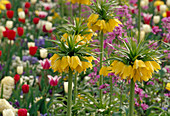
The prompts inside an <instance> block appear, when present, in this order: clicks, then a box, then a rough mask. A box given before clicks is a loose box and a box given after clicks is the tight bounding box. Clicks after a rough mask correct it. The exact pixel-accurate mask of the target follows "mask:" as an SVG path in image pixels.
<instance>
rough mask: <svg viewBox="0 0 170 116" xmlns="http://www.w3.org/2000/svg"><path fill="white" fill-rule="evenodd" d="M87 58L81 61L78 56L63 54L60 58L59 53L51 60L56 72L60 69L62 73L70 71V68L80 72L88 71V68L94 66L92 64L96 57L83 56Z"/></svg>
mask: <svg viewBox="0 0 170 116" xmlns="http://www.w3.org/2000/svg"><path fill="white" fill-rule="evenodd" d="M83 58H84V59H86V60H87V61H88V62H86V61H81V60H80V59H79V57H78V56H71V57H70V56H63V57H62V58H60V56H59V55H58V54H54V55H53V56H52V57H51V58H50V60H51V67H50V68H52V69H53V70H54V72H56V71H58V72H60V73H62V72H66V73H67V72H68V71H69V68H70V69H71V70H72V71H73V70H75V71H77V72H78V73H81V72H82V71H86V69H87V68H91V69H92V67H93V65H92V64H91V62H92V60H95V58H94V57H92V56H90V57H86V56H85V57H83Z"/></svg>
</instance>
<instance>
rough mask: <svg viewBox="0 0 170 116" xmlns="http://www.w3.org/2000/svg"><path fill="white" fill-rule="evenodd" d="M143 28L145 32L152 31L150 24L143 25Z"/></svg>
mask: <svg viewBox="0 0 170 116" xmlns="http://www.w3.org/2000/svg"><path fill="white" fill-rule="evenodd" d="M143 30H144V31H145V33H149V32H151V31H152V29H151V26H150V25H148V24H144V25H143Z"/></svg>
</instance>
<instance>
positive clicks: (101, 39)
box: [99, 31, 104, 104]
mask: <svg viewBox="0 0 170 116" xmlns="http://www.w3.org/2000/svg"><path fill="white" fill-rule="evenodd" d="M103 41H104V37H103V31H100V69H101V68H102V65H103V52H104V48H103V44H104V43H103ZM102 84H103V76H102V75H100V80H99V86H101V85H102ZM100 104H102V89H100Z"/></svg>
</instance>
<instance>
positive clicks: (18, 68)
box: [17, 66, 23, 75]
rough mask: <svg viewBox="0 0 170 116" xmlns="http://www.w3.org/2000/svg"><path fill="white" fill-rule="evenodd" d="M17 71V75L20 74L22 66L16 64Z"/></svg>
mask: <svg viewBox="0 0 170 116" xmlns="http://www.w3.org/2000/svg"><path fill="white" fill-rule="evenodd" d="M17 73H18V74H19V75H22V73H23V66H17Z"/></svg>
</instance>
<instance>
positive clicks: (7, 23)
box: [6, 21, 13, 29]
mask: <svg viewBox="0 0 170 116" xmlns="http://www.w3.org/2000/svg"><path fill="white" fill-rule="evenodd" d="M6 27H7V28H9V29H11V28H12V27H13V21H7V22H6Z"/></svg>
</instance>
